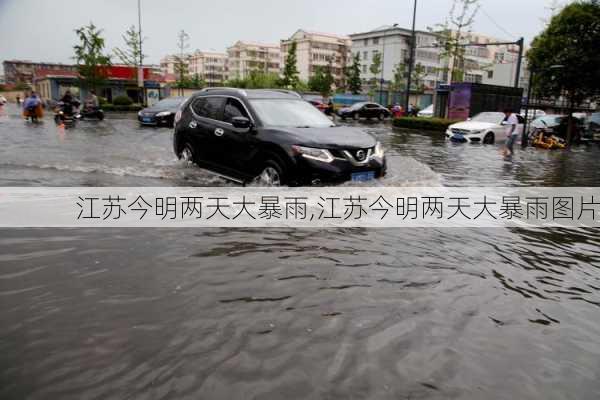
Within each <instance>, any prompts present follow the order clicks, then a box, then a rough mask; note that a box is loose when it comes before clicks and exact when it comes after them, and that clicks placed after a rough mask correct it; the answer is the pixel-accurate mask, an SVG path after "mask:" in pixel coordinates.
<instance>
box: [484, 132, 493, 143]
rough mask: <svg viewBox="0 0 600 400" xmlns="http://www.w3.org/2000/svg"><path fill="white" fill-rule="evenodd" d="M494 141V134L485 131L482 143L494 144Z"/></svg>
mask: <svg viewBox="0 0 600 400" xmlns="http://www.w3.org/2000/svg"><path fill="white" fill-rule="evenodd" d="M494 141H495V140H494V134H493V133H492V132H488V133H486V135H485V137H484V138H483V144H494Z"/></svg>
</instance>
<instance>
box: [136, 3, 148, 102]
mask: <svg viewBox="0 0 600 400" xmlns="http://www.w3.org/2000/svg"><path fill="white" fill-rule="evenodd" d="M138 40H139V44H140V46H139V47H140V65H139V67H138V87H139V88H140V89H141V97H142V99H141V100H142V101H141V103H142V104H145V103H146V101H145V100H146V93H145V90H144V55H143V54H144V53H143V51H142V5H141V0H138Z"/></svg>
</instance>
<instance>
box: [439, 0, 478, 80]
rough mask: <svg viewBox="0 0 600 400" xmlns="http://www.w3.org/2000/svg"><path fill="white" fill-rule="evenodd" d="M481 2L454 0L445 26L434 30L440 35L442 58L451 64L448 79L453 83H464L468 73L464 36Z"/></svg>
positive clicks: (442, 25)
mask: <svg viewBox="0 0 600 400" xmlns="http://www.w3.org/2000/svg"><path fill="white" fill-rule="evenodd" d="M479 8H480V4H479V0H454V1H453V3H452V6H451V8H450V13H449V14H448V15H449V16H448V19H447V20H446V21H445V22H444V23H443V24H438V25H436V28H435V29H434V30H435V32H436V34H437V35H438V44H439V45H440V48H441V52H440V56H441V57H442V58H445V59H447V60H448V61H449V62H450V68H449V69H448V70H449V74H448V77H449V79H450V81H452V82H462V81H463V79H464V75H465V72H466V66H465V47H464V46H462V39H463V34H464V33H465V32H469V31H470V29H471V27H472V26H473V23H474V22H475V17H476V16H477V13H478V12H479Z"/></svg>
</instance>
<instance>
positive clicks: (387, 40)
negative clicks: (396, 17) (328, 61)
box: [350, 25, 446, 91]
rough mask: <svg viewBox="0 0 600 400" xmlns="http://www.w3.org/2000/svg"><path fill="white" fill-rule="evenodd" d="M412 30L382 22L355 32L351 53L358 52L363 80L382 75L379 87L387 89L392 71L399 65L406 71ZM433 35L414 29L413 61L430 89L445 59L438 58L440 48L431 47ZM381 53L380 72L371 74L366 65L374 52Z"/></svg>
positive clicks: (426, 88)
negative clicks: (386, 24) (374, 26)
mask: <svg viewBox="0 0 600 400" xmlns="http://www.w3.org/2000/svg"><path fill="white" fill-rule="evenodd" d="M411 35H412V32H411V30H409V29H404V28H400V27H398V26H396V25H395V26H389V25H388V26H382V27H379V28H377V29H374V30H372V31H368V32H362V33H355V34H353V35H350V37H351V38H352V54H353V55H356V54H358V55H359V57H360V62H361V79H363V82H365V83H366V82H372V81H377V82H378V84H379V82H380V80H381V79H382V77H383V80H384V83H383V88H384V90H387V87H389V85H390V83H391V82H393V81H394V73H395V71H396V68H398V66H399V65H401V64H402V65H404V66H405V71H406V72H408V64H409V61H410V45H409V43H410V40H411ZM436 42H437V36H436V35H435V34H432V33H430V32H424V31H417V32H416V47H415V65H417V64H421V65H422V66H423V68H424V71H425V73H424V75H423V77H422V78H423V82H422V84H423V85H424V87H425V90H426V91H431V90H433V89H434V88H435V87H436V85H437V82H438V81H440V79H441V78H442V75H441V72H440V71H441V70H442V69H443V68H444V67H445V65H446V64H445V60H442V59H441V58H440V50H439V49H438V48H436V47H434V44H435V43H436ZM378 53H379V54H381V59H382V66H381V73H380V74H378V76H374V75H373V74H372V73H371V71H370V67H371V64H372V63H373V58H374V57H375V55H376V54H378Z"/></svg>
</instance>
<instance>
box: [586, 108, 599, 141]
mask: <svg viewBox="0 0 600 400" xmlns="http://www.w3.org/2000/svg"><path fill="white" fill-rule="evenodd" d="M587 133H588V136H590V137H591V138H592V139H595V140H600V113H593V114H592V115H590V116H589V118H588V120H587Z"/></svg>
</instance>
